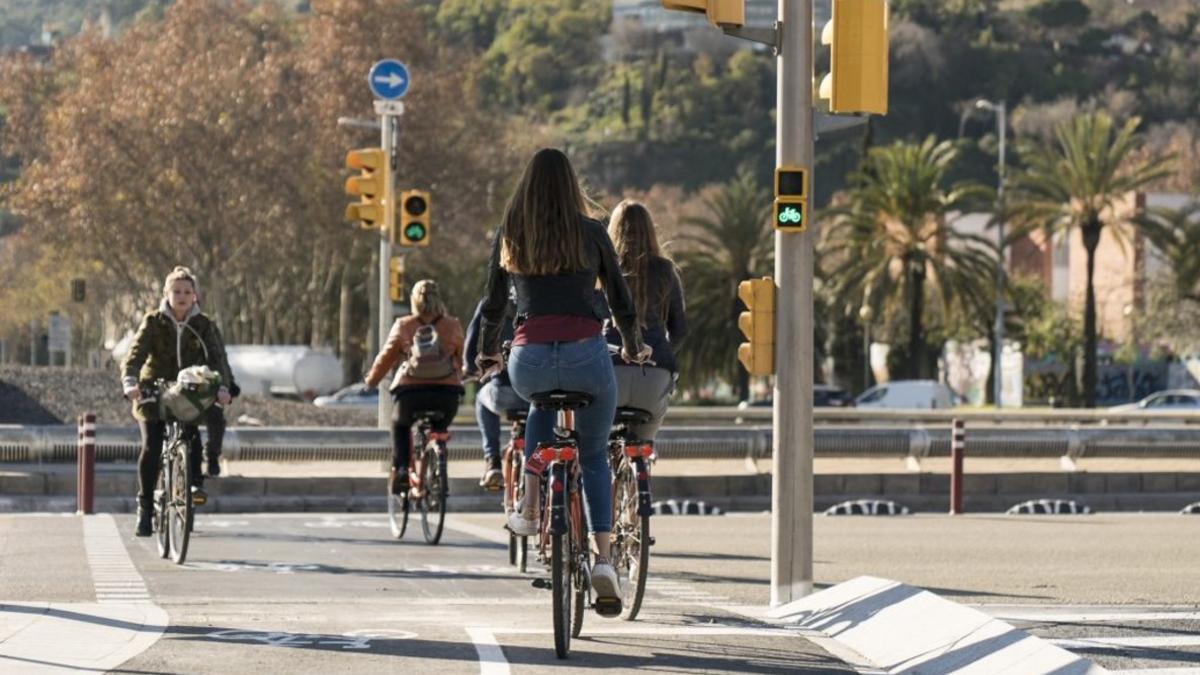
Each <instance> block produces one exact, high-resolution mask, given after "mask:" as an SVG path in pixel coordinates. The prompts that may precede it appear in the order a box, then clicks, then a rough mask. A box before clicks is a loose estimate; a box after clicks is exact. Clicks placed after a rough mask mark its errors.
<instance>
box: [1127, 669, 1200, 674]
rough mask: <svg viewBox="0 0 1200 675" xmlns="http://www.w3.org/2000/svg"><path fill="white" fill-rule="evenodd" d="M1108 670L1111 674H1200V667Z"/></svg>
mask: <svg viewBox="0 0 1200 675" xmlns="http://www.w3.org/2000/svg"><path fill="white" fill-rule="evenodd" d="M1108 672H1109V675H1200V668H1135V669H1133V670H1110V671H1108Z"/></svg>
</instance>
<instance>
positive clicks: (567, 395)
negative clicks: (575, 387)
mask: <svg viewBox="0 0 1200 675" xmlns="http://www.w3.org/2000/svg"><path fill="white" fill-rule="evenodd" d="M531 400H532V402H533V404H534V405H535V406H537V407H538V409H539V410H578V409H579V408H586V407H587V406H588V405H590V404H591V402H592V395H591V394H586V393H584V392H582V391H563V390H562V389H555V390H553V391H542V392H538V393H536V394H534V395H533V396H532V397H531Z"/></svg>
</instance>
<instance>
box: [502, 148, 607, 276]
mask: <svg viewBox="0 0 1200 675" xmlns="http://www.w3.org/2000/svg"><path fill="white" fill-rule="evenodd" d="M587 214H588V208H587V202H586V200H585V199H584V197H583V190H581V189H580V188H579V181H578V180H577V179H576V178H575V171H574V169H572V168H571V162H570V161H569V160H567V156H566V155H565V154H563V153H562V151H561V150H556V149H554V148H543V149H541V150H538V151H537V152H536V153H535V154H534V155H533V158H532V159H530V160H529V164H527V165H526V166H525V173H524V174H522V175H521V182H520V183H518V184H517V189H516V190H515V191H514V192H513V195H512V198H510V199H509V200H508V206H507V207H506V208H505V210H504V223H503V225H502V227H501V230H500V238H501V240H500V266H501V267H503V268H504V269H505V270H507V271H509V272H513V273H516V274H524V275H529V276H544V275H549V274H561V273H564V272H574V271H577V270H581V269H585V268H586V267H587V265H588V258H587V251H586V250H585V249H584V244H583V226H582V224H581V223H580V222H579V219H580V216H581V215H587Z"/></svg>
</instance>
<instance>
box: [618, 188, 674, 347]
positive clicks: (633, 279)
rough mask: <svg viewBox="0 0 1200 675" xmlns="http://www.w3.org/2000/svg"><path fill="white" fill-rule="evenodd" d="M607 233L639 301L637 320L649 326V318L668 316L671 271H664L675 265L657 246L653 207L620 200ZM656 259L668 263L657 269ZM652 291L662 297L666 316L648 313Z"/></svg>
mask: <svg viewBox="0 0 1200 675" xmlns="http://www.w3.org/2000/svg"><path fill="white" fill-rule="evenodd" d="M608 236H609V237H610V238H611V239H612V241H613V248H615V249H616V251H617V262H618V263H619V264H620V265H621V273H622V274H623V275H625V281H626V283H628V284H629V291H630V292H631V293H632V294H633V300H634V303H635V304H636V305H637V313H638V322H639V323H641V324H642V325H643V326H646V325H647V324H648V320H651V319H658V320H660V321H661V320H663V319H665V318H666V316H665V315H666V311H667V302H666V301H667V298H668V296H669V295H670V293H671V284H670V281H671V280H670V277H669V275H667V274H663V272H664V271H670V270H671V269H672V267H673V266H672V264H671V261H670V260H668V259H667V258H665V257H664V256H663V254H662V250H661V249H660V248H659V246H658V235H657V234H655V231H654V218H652V217H651V216H650V210H649V209H647V208H646V207H645V206H644V205H643V204H642V203H641V202H636V201H634V200H632V199H626V200H625V201H623V202H621V203H620V204H617V208H615V209H613V212H612V216H610V217H609V220H608ZM656 261H662V262H663V263H665V264H660V265H656V266H655V267H656V268H657V269H654V268H652V267H651V265H653V263H655V262H656ZM656 272H657V274H656ZM655 277H658V278H655ZM652 293H653V295H654V296H655V299H656V300H658V301H659V302H658V306H659V309H660V310H661V312H662V314H663V316H658V317H648V316H646V310H647V308H648V307H649V306H650V302H649V301H650V299H651V294H652Z"/></svg>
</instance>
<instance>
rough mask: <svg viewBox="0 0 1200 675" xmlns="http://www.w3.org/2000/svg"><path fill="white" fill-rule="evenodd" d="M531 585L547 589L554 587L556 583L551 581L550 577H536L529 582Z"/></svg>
mask: <svg viewBox="0 0 1200 675" xmlns="http://www.w3.org/2000/svg"><path fill="white" fill-rule="evenodd" d="M529 585H530V586H533V587H534V588H540V589H542V590H546V591H548V590H550V589H551V588H553V587H554V585H553V584H551V583H550V580H549V579H534V580H533V581H531V582H529Z"/></svg>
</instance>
